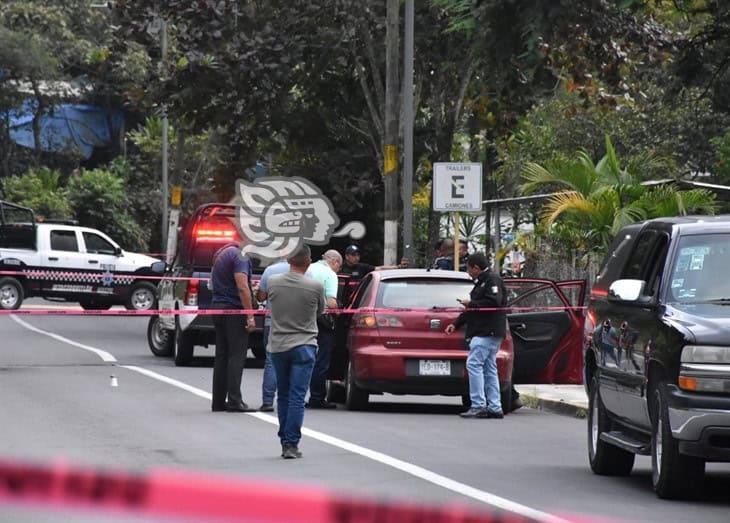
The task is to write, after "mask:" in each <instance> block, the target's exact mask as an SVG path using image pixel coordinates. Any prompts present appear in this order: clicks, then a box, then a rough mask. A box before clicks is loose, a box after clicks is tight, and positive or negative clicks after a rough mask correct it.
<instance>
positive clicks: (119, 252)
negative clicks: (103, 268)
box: [114, 247, 122, 256]
mask: <svg viewBox="0 0 730 523" xmlns="http://www.w3.org/2000/svg"><path fill="white" fill-rule="evenodd" d="M121 255H122V248H121V247H114V256H121Z"/></svg>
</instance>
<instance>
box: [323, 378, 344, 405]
mask: <svg viewBox="0 0 730 523" xmlns="http://www.w3.org/2000/svg"><path fill="white" fill-rule="evenodd" d="M327 401H329V402H330V403H345V386H344V385H343V384H342V383H341V382H339V381H332V380H327Z"/></svg>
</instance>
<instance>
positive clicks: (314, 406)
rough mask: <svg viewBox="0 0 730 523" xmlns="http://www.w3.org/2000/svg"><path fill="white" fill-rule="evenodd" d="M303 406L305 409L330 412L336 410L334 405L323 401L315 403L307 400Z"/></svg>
mask: <svg viewBox="0 0 730 523" xmlns="http://www.w3.org/2000/svg"><path fill="white" fill-rule="evenodd" d="M304 406H305V407H307V408H308V409H326V410H332V409H336V408H337V405H336V404H335V403H330V402H329V401H324V400H316V401H312V400H309V401H308V402H307V403H306V404H305V405H304Z"/></svg>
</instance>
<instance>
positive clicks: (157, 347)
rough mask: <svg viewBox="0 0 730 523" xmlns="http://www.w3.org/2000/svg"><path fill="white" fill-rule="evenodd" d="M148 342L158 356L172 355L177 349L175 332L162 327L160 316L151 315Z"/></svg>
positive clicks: (148, 326) (148, 324)
mask: <svg viewBox="0 0 730 523" xmlns="http://www.w3.org/2000/svg"><path fill="white" fill-rule="evenodd" d="M147 344H148V345H149V347H150V350H151V351H152V354H154V355H155V356H157V357H166V356H172V352H173V351H174V350H175V347H174V344H175V333H174V331H170V330H168V329H164V328H162V324H161V323H160V317H159V316H150V321H149V323H147Z"/></svg>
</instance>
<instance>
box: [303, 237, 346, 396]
mask: <svg viewBox="0 0 730 523" xmlns="http://www.w3.org/2000/svg"><path fill="white" fill-rule="evenodd" d="M341 267H342V256H340V253H339V252H337V251H335V250H334V249H330V250H328V251H327V252H325V253H324V255H323V256H322V259H321V260H319V261H318V262H317V263H313V264H312V265H311V266H310V267H309V270H308V271H307V276H309V277H310V278H312V279H313V280H315V281H318V282H319V283H321V284H322V287H323V288H324V298H325V304H326V305H327V307H328V308H331V309H336V308H337V290H338V281H337V271H339V270H340V268H341ZM317 327H318V328H319V334H318V335H317V362H316V363H315V364H314V371H313V372H312V383H311V385H310V388H309V402H308V403H307V408H309V409H335V408H337V405H335V404H334V403H330V402H328V401H327V374H328V373H329V370H330V359H331V356H332V346H333V345H334V341H335V322H334V320H333V319H332V317H331V316H330V315H328V314H320V315H319V316H317Z"/></svg>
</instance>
